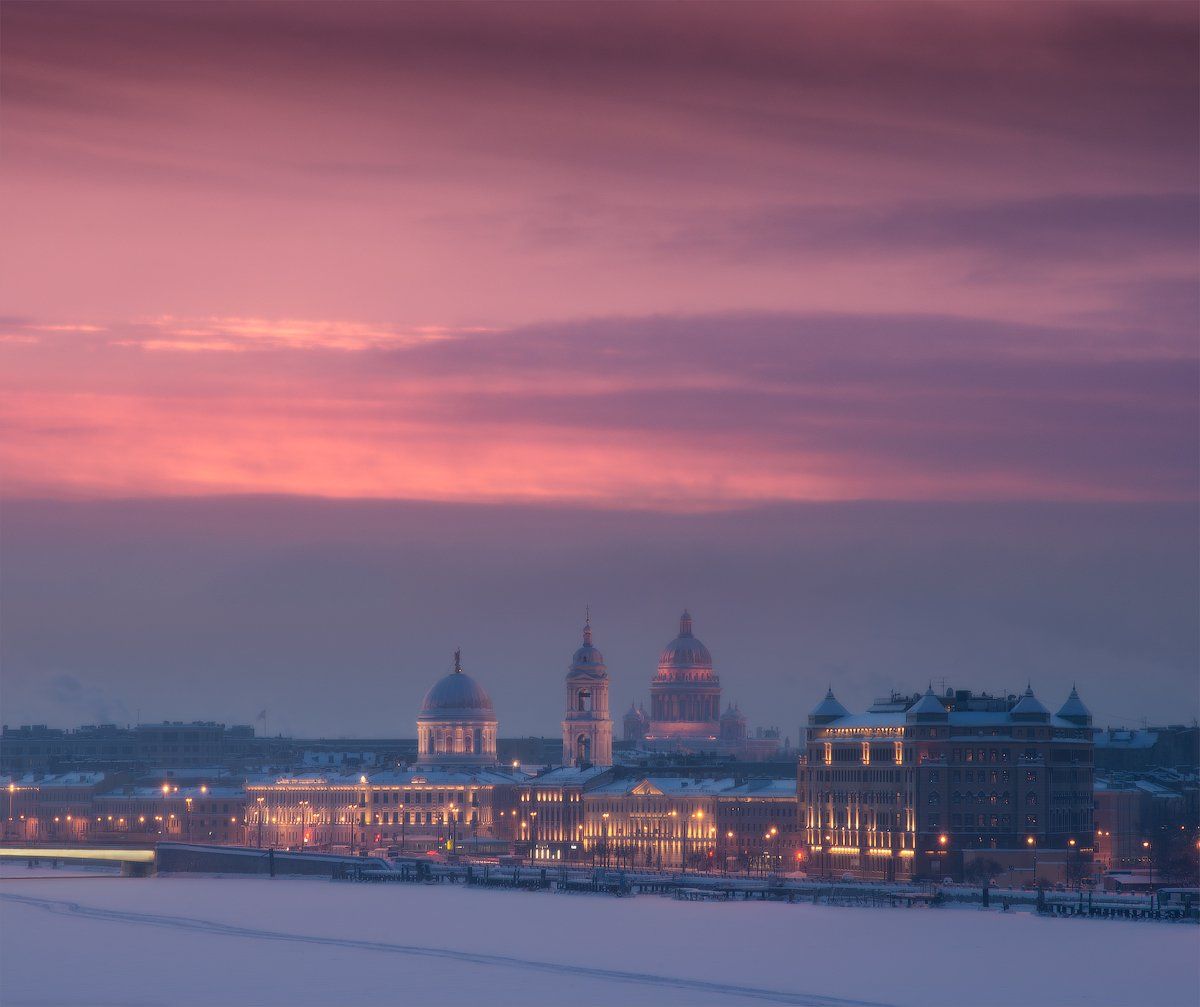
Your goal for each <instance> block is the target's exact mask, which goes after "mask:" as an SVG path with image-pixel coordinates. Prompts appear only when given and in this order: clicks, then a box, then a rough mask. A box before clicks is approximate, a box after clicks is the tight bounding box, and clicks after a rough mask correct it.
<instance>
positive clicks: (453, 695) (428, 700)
mask: <svg viewBox="0 0 1200 1007" xmlns="http://www.w3.org/2000/svg"><path fill="white" fill-rule="evenodd" d="M495 716H496V715H495V711H494V710H493V708H492V699H491V697H490V696H489V695H488V694H487V692H486V691H484V688H483V686H482V685H480V684H479V683H478V682H476V681H475V679H473V678H472V677H471V676H470V675H468V674H466V673H465V672H464V671H463V670H462V667H461V665H460V663H459V658H458V654H457V653H456V654H455V656H454V671H452V672H451V673H450V674H449V675H446V676H445V677H444V678H441V679H439V680H438V681H437V682H436V683H435V684H434V686H433V688H432V689H430V690H429V691H428V692H427V693H426V694H425V702H423V703H422V704H421V717H420V719H425V720H429V719H433V720H447V719H453V720H462V719H469V718H472V717H479V718H481V719H485V720H494V719H495Z"/></svg>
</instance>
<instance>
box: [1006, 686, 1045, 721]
mask: <svg viewBox="0 0 1200 1007" xmlns="http://www.w3.org/2000/svg"><path fill="white" fill-rule="evenodd" d="M1008 712H1009V714H1010V715H1011V716H1013V717H1049V716H1050V711H1049V710H1047V709H1046V707H1045V706H1044V705H1043V704H1042V701H1041V700H1040V699H1038V698H1037V696H1035V695H1034V694H1033V685H1032V684H1030V685H1028V686H1026V688H1025V692H1024V693H1023V694H1022V695H1021V698H1020V699H1018V700H1017V705H1016V706H1014V707H1013V708H1012V709H1011V710H1009V711H1008Z"/></svg>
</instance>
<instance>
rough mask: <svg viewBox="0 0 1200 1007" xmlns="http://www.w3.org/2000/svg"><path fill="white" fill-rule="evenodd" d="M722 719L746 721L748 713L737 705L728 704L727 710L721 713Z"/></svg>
mask: <svg viewBox="0 0 1200 1007" xmlns="http://www.w3.org/2000/svg"><path fill="white" fill-rule="evenodd" d="M721 719H722V720H740V721H745V719H746V715H745V714H744V713H742V711H741V710H740V709H739V708H738V707H736V706H726V707H725V712H724V713H722V714H721Z"/></svg>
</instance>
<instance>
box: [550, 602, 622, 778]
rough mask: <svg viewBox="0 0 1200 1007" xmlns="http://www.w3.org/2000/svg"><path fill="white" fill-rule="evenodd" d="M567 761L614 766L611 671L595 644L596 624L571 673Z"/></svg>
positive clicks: (565, 746) (588, 625) (565, 734)
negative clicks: (609, 694)
mask: <svg viewBox="0 0 1200 1007" xmlns="http://www.w3.org/2000/svg"><path fill="white" fill-rule="evenodd" d="M562 731H563V761H564V762H566V763H568V764H570V765H575V766H593V765H594V766H611V765H612V761H613V759H612V719H611V718H610V717H609V714H608V669H607V668H606V667H605V665H604V655H603V654H601V653H600V651H599V650H597V649H596V647H595V646H594V645H593V644H592V621H591V618H590V617H589V618H588V620H587V621H586V622H585V623H584V627H583V645H582V646H581V647H580V648H579V649H578V650H577V651H575V656H574V657H572V658H571V667H570V669H569V670H568V671H567V711H566V715H565V716H564V717H563V722H562Z"/></svg>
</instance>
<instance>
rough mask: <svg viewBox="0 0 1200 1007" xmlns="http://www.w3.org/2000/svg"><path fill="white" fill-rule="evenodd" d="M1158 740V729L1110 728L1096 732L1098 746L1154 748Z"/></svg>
mask: <svg viewBox="0 0 1200 1007" xmlns="http://www.w3.org/2000/svg"><path fill="white" fill-rule="evenodd" d="M1157 742H1158V732H1157V731H1145V730H1138V731H1126V730H1112V729H1108V730H1104V731H1097V732H1096V747H1097V748H1153V747H1154V746H1155V744H1156V743H1157Z"/></svg>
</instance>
